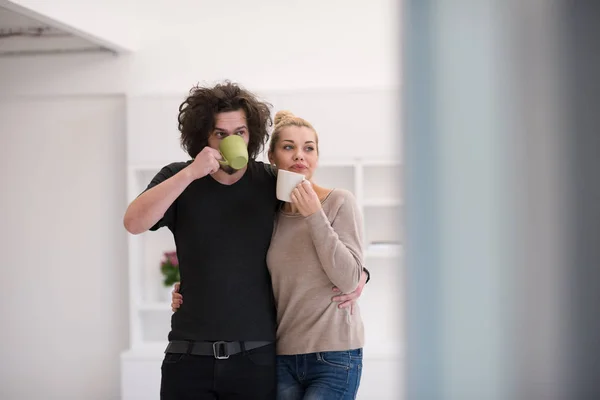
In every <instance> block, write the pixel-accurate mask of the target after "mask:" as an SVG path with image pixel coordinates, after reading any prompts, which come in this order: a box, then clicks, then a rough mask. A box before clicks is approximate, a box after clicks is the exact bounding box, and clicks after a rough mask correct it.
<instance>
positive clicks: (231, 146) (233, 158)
mask: <svg viewBox="0 0 600 400" xmlns="http://www.w3.org/2000/svg"><path fill="white" fill-rule="evenodd" d="M219 151H220V152H221V156H222V157H223V159H222V160H219V163H221V164H222V165H228V166H230V167H231V168H233V169H242V168H244V167H245V166H246V164H248V147H247V146H246V142H244V139H243V138H242V137H241V136H237V135H231V136H227V137H226V138H225V139H223V140H221V143H220V144H219Z"/></svg>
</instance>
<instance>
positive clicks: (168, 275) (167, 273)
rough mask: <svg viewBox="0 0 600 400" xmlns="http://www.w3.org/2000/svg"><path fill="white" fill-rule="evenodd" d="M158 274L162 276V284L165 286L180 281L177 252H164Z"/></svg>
mask: <svg viewBox="0 0 600 400" xmlns="http://www.w3.org/2000/svg"><path fill="white" fill-rule="evenodd" d="M160 272H162V274H163V277H164V279H163V283H164V285H165V286H173V285H174V284H175V283H176V282H179V281H180V279H181V278H180V276H179V260H178V259H177V252H175V251H166V252H165V254H164V257H163V260H162V261H161V263H160Z"/></svg>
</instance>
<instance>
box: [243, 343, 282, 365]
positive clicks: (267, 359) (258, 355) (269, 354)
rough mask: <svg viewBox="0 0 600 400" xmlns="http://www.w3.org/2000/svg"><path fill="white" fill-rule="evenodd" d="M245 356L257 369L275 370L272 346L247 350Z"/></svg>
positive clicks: (273, 347)
mask: <svg viewBox="0 0 600 400" xmlns="http://www.w3.org/2000/svg"><path fill="white" fill-rule="evenodd" d="M245 356H246V357H247V358H248V359H249V360H250V361H251V362H252V364H254V365H256V366H257V367H271V368H275V366H276V359H275V345H274V344H269V345H267V346H263V347H259V348H257V349H252V350H249V351H247V352H246V355H245Z"/></svg>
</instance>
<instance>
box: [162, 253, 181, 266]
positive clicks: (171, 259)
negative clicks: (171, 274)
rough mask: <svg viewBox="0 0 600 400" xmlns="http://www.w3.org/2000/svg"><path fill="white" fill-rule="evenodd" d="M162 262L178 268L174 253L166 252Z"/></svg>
mask: <svg viewBox="0 0 600 400" xmlns="http://www.w3.org/2000/svg"><path fill="white" fill-rule="evenodd" d="M163 262H168V263H169V264H171V265H173V266H174V267H179V260H178V259H177V252H176V251H167V252H165V259H164V261H163Z"/></svg>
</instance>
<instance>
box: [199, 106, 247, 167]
mask: <svg viewBox="0 0 600 400" xmlns="http://www.w3.org/2000/svg"><path fill="white" fill-rule="evenodd" d="M230 135H238V136H241V137H242V138H243V139H244V142H245V143H246V146H248V141H249V140H250V132H248V125H247V122H246V114H245V113H244V110H237V111H226V112H222V113H218V114H217V115H216V116H215V129H213V131H212V132H211V134H210V136H209V137H208V145H209V146H210V147H212V148H213V149H216V150H219V144H220V143H221V140H223V139H225V138H226V137H227V136H230ZM221 170H223V171H225V172H226V173H227V174H229V175H232V174H234V173H235V172H236V170H235V169H233V168H231V167H230V166H228V165H221Z"/></svg>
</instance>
